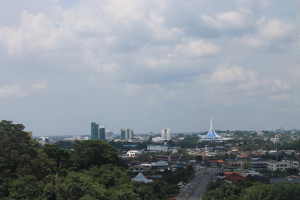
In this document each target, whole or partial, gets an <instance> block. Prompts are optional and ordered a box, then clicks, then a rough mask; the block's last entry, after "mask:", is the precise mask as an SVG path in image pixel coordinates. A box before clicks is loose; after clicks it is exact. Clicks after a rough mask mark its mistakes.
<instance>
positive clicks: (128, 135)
mask: <svg viewBox="0 0 300 200" xmlns="http://www.w3.org/2000/svg"><path fill="white" fill-rule="evenodd" d="M133 138H134V135H133V130H132V129H130V128H127V129H121V139H122V140H132V139H133Z"/></svg>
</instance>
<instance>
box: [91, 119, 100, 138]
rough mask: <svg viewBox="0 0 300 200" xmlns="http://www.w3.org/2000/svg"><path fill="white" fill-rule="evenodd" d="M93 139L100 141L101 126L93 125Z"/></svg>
mask: <svg viewBox="0 0 300 200" xmlns="http://www.w3.org/2000/svg"><path fill="white" fill-rule="evenodd" d="M91 139H92V140H98V139H99V125H98V124H96V123H95V122H92V123H91Z"/></svg>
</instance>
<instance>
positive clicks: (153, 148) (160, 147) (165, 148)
mask: <svg viewBox="0 0 300 200" xmlns="http://www.w3.org/2000/svg"><path fill="white" fill-rule="evenodd" d="M147 150H148V151H163V152H167V151H168V150H169V147H168V146H163V145H148V146H147Z"/></svg>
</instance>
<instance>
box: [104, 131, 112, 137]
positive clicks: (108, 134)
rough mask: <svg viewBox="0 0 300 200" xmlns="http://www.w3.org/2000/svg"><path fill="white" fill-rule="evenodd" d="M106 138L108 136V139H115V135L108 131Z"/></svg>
mask: <svg viewBox="0 0 300 200" xmlns="http://www.w3.org/2000/svg"><path fill="white" fill-rule="evenodd" d="M105 136H106V138H113V137H114V133H113V132H112V131H110V130H107V132H106V135H105Z"/></svg>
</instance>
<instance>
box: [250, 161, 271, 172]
mask: <svg viewBox="0 0 300 200" xmlns="http://www.w3.org/2000/svg"><path fill="white" fill-rule="evenodd" d="M250 169H251V170H254V171H263V170H267V169H268V162H267V161H253V160H251V161H250Z"/></svg>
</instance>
